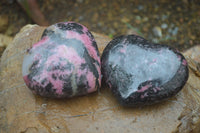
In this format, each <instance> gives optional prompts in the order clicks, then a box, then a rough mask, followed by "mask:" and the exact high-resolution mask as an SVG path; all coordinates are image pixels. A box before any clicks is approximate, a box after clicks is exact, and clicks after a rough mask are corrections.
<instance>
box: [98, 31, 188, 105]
mask: <svg viewBox="0 0 200 133" xmlns="http://www.w3.org/2000/svg"><path fill="white" fill-rule="evenodd" d="M101 62H102V69H101V70H102V74H103V79H104V81H105V82H106V84H107V85H108V86H109V87H110V88H111V90H112V92H113V93H114V95H115V96H116V97H117V98H118V100H119V101H120V103H121V104H122V105H125V106H136V105H147V104H153V103H156V102H159V101H162V100H163V99H166V98H169V97H172V96H173V95H175V94H176V93H178V92H179V91H180V90H181V89H182V88H183V86H184V85H185V83H186V81H187V79H188V67H187V62H186V60H185V58H184V56H183V55H182V54H181V53H179V52H178V51H177V50H175V49H173V48H171V47H169V46H167V45H161V44H153V43H150V42H149V41H147V40H145V39H144V38H142V37H139V36H136V35H127V36H119V37H117V38H115V39H113V40H112V41H111V42H110V43H109V44H108V45H107V46H106V48H105V50H104V51H103V55H102V58H101Z"/></svg>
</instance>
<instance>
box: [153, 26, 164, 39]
mask: <svg viewBox="0 0 200 133" xmlns="http://www.w3.org/2000/svg"><path fill="white" fill-rule="evenodd" d="M153 33H154V35H155V36H157V37H162V29H161V28H160V27H158V26H156V27H154V28H153Z"/></svg>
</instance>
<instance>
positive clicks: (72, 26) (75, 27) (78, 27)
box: [57, 23, 84, 34]
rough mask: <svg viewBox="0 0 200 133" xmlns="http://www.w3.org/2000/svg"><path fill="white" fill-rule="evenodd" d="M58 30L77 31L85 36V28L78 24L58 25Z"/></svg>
mask: <svg viewBox="0 0 200 133" xmlns="http://www.w3.org/2000/svg"><path fill="white" fill-rule="evenodd" d="M57 26H58V28H59V29H61V30H64V31H66V30H72V31H76V32H78V33H79V34H83V33H84V32H83V27H82V26H81V25H79V24H77V23H68V24H65V23H58V24H57Z"/></svg>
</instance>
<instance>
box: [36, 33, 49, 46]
mask: <svg viewBox="0 0 200 133" xmlns="http://www.w3.org/2000/svg"><path fill="white" fill-rule="evenodd" d="M48 41H49V37H47V36H45V37H43V38H42V40H40V41H39V42H37V43H35V44H33V48H36V47H38V46H40V45H42V44H44V43H45V42H48Z"/></svg>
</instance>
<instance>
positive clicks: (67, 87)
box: [62, 76, 73, 97]
mask: <svg viewBox="0 0 200 133" xmlns="http://www.w3.org/2000/svg"><path fill="white" fill-rule="evenodd" d="M70 77H71V76H69V77H68V78H67V79H65V80H64V85H63V90H62V91H63V93H64V94H66V95H67V96H68V97H69V96H72V94H73V91H72V86H71V80H70Z"/></svg>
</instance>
